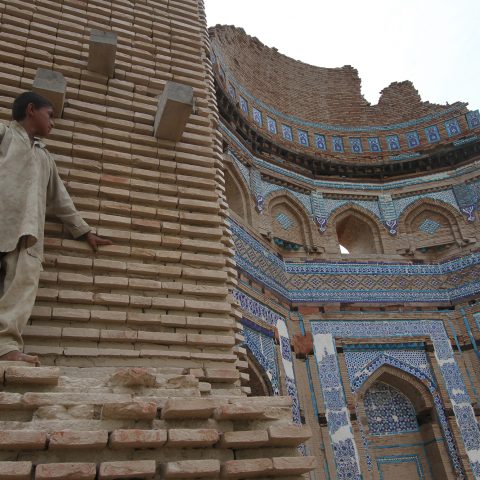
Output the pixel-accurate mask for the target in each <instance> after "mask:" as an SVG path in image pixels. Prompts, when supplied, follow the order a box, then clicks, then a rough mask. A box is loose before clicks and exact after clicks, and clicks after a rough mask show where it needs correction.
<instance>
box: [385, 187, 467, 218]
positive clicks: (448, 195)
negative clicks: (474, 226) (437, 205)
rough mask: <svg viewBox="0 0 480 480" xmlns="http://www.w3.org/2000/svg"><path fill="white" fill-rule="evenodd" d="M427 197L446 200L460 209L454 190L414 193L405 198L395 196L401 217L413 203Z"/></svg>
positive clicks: (396, 206) (397, 209)
mask: <svg viewBox="0 0 480 480" xmlns="http://www.w3.org/2000/svg"><path fill="white" fill-rule="evenodd" d="M425 198H432V199H434V200H439V201H441V202H445V203H446V204H448V205H450V206H452V207H454V208H455V209H456V210H458V211H459V210H460V209H459V208H458V204H457V200H456V199H455V195H454V193H453V191H452V190H442V191H440V192H429V193H425V194H423V195H421V196H420V195H414V196H412V197H404V198H395V199H394V200H393V201H394V203H395V209H396V211H397V213H398V216H399V217H400V216H401V214H402V212H403V211H404V210H405V209H406V208H407V207H409V206H410V205H412V203H415V202H417V201H418V200H421V199H425Z"/></svg>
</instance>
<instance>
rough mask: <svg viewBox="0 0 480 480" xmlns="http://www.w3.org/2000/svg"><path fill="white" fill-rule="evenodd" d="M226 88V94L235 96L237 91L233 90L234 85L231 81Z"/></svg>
mask: <svg viewBox="0 0 480 480" xmlns="http://www.w3.org/2000/svg"><path fill="white" fill-rule="evenodd" d="M227 89H228V94H229V95H230V96H231V97H232V98H237V92H236V90H235V87H234V86H233V85H232V84H231V83H229V84H228V87H227Z"/></svg>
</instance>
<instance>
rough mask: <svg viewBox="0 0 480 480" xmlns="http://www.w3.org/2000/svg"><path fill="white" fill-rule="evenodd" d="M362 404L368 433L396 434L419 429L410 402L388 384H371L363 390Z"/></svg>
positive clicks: (380, 434) (379, 434)
mask: <svg viewBox="0 0 480 480" xmlns="http://www.w3.org/2000/svg"><path fill="white" fill-rule="evenodd" d="M364 404H365V413H366V415H367V420H368V430H369V433H370V435H378V436H383V435H398V434H402V433H409V432H417V431H418V430H419V429H418V422H417V416H416V413H415V408H414V407H413V405H412V403H411V402H410V400H409V399H408V398H407V397H405V395H403V394H402V393H400V392H399V391H398V390H397V389H395V388H393V387H391V386H390V385H387V384H385V383H381V382H377V383H375V384H373V385H372V386H371V387H370V388H369V389H368V390H367V391H366V392H365V397H364Z"/></svg>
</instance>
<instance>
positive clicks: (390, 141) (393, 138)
mask: <svg viewBox="0 0 480 480" xmlns="http://www.w3.org/2000/svg"><path fill="white" fill-rule="evenodd" d="M385 139H386V141H387V146H388V149H389V150H400V139H399V138H398V135H387V137H386V138H385Z"/></svg>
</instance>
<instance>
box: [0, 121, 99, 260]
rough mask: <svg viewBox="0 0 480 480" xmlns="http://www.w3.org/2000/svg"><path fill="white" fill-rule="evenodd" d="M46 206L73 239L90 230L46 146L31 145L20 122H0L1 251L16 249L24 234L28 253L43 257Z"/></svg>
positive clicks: (37, 141)
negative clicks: (8, 123) (5, 123)
mask: <svg viewBox="0 0 480 480" xmlns="http://www.w3.org/2000/svg"><path fill="white" fill-rule="evenodd" d="M47 208H48V211H49V213H50V212H51V213H52V214H53V215H55V216H56V217H58V218H59V219H60V220H61V221H62V222H63V224H64V225H65V227H66V228H67V230H68V231H69V232H70V234H71V235H72V236H73V237H74V238H78V237H80V236H82V235H84V234H85V233H87V232H88V231H90V227H89V226H88V224H87V223H86V222H85V221H84V220H83V219H82V217H81V216H80V215H79V213H78V212H77V210H76V208H75V206H74V204H73V202H72V199H71V198H70V195H69V194H68V192H67V190H66V188H65V186H64V184H63V182H62V179H61V178H60V176H59V175H58V171H57V167H56V165H55V161H54V159H53V157H52V155H51V154H50V153H49V152H48V150H47V149H46V148H45V145H44V144H43V143H42V142H41V141H40V140H38V139H35V140H34V142H33V145H32V143H31V141H30V138H29V136H28V134H27V132H26V131H25V129H24V128H23V127H22V126H21V125H20V124H19V123H18V122H12V123H11V124H10V126H6V125H4V124H2V123H0V252H11V251H13V250H15V248H16V246H17V243H18V241H19V239H20V238H21V237H24V236H25V237H27V239H28V240H27V245H28V252H29V253H30V254H31V255H33V256H35V257H37V258H39V259H40V260H42V259H43V238H44V229H45V214H46V211H47Z"/></svg>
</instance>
